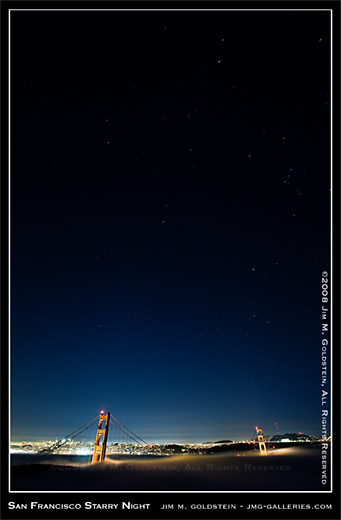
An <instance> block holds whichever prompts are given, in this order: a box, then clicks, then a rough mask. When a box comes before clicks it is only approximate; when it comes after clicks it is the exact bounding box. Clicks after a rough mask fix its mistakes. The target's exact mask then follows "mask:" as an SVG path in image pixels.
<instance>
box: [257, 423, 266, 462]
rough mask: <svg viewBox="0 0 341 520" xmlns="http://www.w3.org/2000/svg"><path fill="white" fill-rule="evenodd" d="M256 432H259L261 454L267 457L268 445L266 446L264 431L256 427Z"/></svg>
mask: <svg viewBox="0 0 341 520" xmlns="http://www.w3.org/2000/svg"><path fill="white" fill-rule="evenodd" d="M256 432H257V438H258V445H259V451H260V454H261V455H266V445H265V441H264V436H263V430H262V428H258V426H256Z"/></svg>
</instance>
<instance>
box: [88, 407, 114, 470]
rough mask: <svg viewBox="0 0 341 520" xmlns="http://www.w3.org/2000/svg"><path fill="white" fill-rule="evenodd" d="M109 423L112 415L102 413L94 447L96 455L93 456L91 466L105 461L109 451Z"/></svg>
mask: <svg viewBox="0 0 341 520" xmlns="http://www.w3.org/2000/svg"><path fill="white" fill-rule="evenodd" d="M109 422H110V413H109V412H108V413H107V414H105V413H104V412H103V411H101V413H100V416H99V423H98V428H97V433H96V440H95V446H94V453H93V455H92V461H91V464H94V463H95V462H103V460H104V459H105V452H106V449H107V440H108V434H109Z"/></svg>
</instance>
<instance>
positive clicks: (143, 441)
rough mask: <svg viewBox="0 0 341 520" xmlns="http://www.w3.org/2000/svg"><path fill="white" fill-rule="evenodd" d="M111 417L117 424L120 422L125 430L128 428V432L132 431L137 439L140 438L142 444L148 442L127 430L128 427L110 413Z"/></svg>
mask: <svg viewBox="0 0 341 520" xmlns="http://www.w3.org/2000/svg"><path fill="white" fill-rule="evenodd" d="M110 415H111V417H112V418H113V419H115V421H117V422H118V424H120V425H121V426H123V428H125V429H126V430H128V432H130V433H132V434H133V435H134V436H135V437H136V438H137V439H140V441H142V443H143V444H149V443H148V442H146V441H145V440H143V439H142V438H141V437H139V436H138V435H136V433H134V432H132V431H131V430H129V428H127V426H125V425H124V424H123V423H121V422H120V421H119V420H118V419H116V417H114V416H113V415H112V414H110Z"/></svg>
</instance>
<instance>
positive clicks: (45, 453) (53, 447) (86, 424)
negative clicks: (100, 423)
mask: <svg viewBox="0 0 341 520" xmlns="http://www.w3.org/2000/svg"><path fill="white" fill-rule="evenodd" d="M98 417H99V415H97V416H96V417H94V418H93V419H91V421H89V422H87V423H85V424H83V426H80V427H79V428H77V429H76V430H73V432H71V433H69V435H66V436H65V437H63V438H62V439H60V440H59V441H57V442H55V443H54V444H52V446H50V447H49V448H46V449H45V450H43V451H41V452H39V453H37V456H36V457H35V458H34V459H33V461H32V462H30V464H33V463H34V462H37V461H38V460H40V459H42V458H43V457H46V455H49V453H51V452H52V451H53V450H55V449H57V448H59V446H61V444H63V441H64V439H66V438H71V439H74V438H75V437H77V435H80V434H81V433H83V432H84V431H85V430H87V429H88V428H90V426H93V423H94V422H95V421H96V419H98ZM90 423H91V424H90ZM88 425H89V426H88ZM81 428H84V429H83V430H82V431H80V432H79V431H78V430H80V429H81ZM75 432H78V433H75ZM74 433H75V435H73V434H74ZM71 435H73V437H71Z"/></svg>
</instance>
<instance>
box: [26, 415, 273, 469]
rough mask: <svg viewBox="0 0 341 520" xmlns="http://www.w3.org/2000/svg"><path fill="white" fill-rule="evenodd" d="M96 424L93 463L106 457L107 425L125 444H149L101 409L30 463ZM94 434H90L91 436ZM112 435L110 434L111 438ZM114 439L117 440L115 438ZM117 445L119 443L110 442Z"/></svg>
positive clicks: (259, 431) (261, 443)
mask: <svg viewBox="0 0 341 520" xmlns="http://www.w3.org/2000/svg"><path fill="white" fill-rule="evenodd" d="M97 421H98V422H97ZM96 425H97V428H96V435H95V441H94V447H93V450H92V453H91V461H90V462H91V463H92V464H95V463H97V462H103V461H104V460H105V458H106V452H107V446H108V440H109V427H110V426H111V427H112V428H111V429H113V431H114V433H116V434H117V433H119V432H120V437H121V442H122V441H123V442H124V443H125V444H128V445H135V446H136V445H137V446H140V447H141V448H146V447H148V446H150V445H149V443H148V442H146V441H145V440H143V439H142V438H141V437H140V436H138V435H136V433H134V432H133V431H132V430H130V429H129V428H128V427H127V426H125V425H124V424H123V423H122V422H121V421H119V420H118V419H117V418H116V417H114V415H112V414H111V413H110V412H107V413H104V410H101V412H100V414H99V415H96V417H94V418H93V419H91V420H90V421H88V422H87V423H85V424H83V425H82V426H80V427H79V428H77V429H76V430H74V431H73V432H71V433H69V434H68V435H67V436H65V437H64V438H63V439H60V440H59V441H56V442H55V443H54V444H52V445H51V446H49V447H48V448H45V449H42V450H41V451H39V452H38V453H37V454H36V456H35V457H34V459H33V460H32V462H31V463H30V464H35V463H37V462H40V461H41V460H42V459H43V458H44V457H47V456H48V455H53V454H56V452H58V451H59V450H60V449H61V448H63V446H65V442H66V439H68V442H71V441H74V439H77V438H78V439H80V438H81V437H80V436H81V435H83V434H84V433H85V432H87V431H89V430H91V429H93V428H94V427H95V426H96ZM255 430H256V432H255V433H256V436H257V441H258V446H259V451H260V454H261V455H266V454H267V449H266V443H265V439H264V435H263V430H262V428H259V427H258V426H256V427H255ZM93 437H94V436H92V438H93ZM113 437H114V436H113V435H112V438H113ZM115 440H117V439H116V438H115ZM111 444H116V445H118V444H119V443H118V442H116V443H111Z"/></svg>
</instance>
